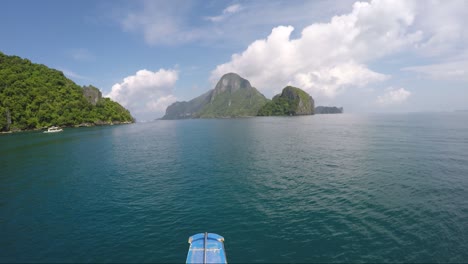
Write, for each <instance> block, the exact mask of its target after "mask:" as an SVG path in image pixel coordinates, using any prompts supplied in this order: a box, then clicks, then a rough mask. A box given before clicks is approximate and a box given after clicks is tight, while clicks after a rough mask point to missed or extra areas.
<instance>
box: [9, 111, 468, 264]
mask: <svg viewBox="0 0 468 264" xmlns="http://www.w3.org/2000/svg"><path fill="white" fill-rule="evenodd" d="M205 231H207V232H214V233H218V234H220V235H222V236H224V237H225V248H226V252H227V258H228V261H229V262H231V263H235V262H468V114H467V113H424V114H418V113H413V114H372V115H353V114H343V115H316V116H304V117H285V118H283V117H261V118H245V119H230V120H182V121H156V122H153V123H145V124H133V125H122V126H110V127H94V128H76V129H71V128H70V129H65V131H64V132H63V133H57V134H42V133H40V132H27V133H19V134H9V135H1V136H0V262H184V261H185V258H186V254H187V250H188V247H189V244H188V243H187V239H188V237H189V236H191V235H193V234H195V233H199V232H205Z"/></svg>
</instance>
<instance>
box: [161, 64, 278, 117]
mask: <svg viewBox="0 0 468 264" xmlns="http://www.w3.org/2000/svg"><path fill="white" fill-rule="evenodd" d="M268 101H269V100H268V99H267V98H265V96H264V95H263V94H261V93H260V92H259V91H258V90H257V89H256V88H255V87H252V86H251V85H250V82H249V81H248V80H246V79H244V78H242V77H241V76H239V75H238V74H236V73H227V74H225V75H223V76H222V77H221V79H220V80H219V81H218V83H217V84H216V86H215V88H214V89H212V90H209V91H208V92H206V93H204V94H202V95H200V96H198V97H196V98H194V99H192V100H190V101H188V102H175V103H173V104H172V105H170V106H168V107H167V109H166V114H165V115H164V116H163V117H162V119H166V120H167V119H187V118H232V117H248V116H256V115H257V113H258V110H259V109H260V108H261V107H262V106H263V105H265V104H266V103H267V102H268Z"/></svg>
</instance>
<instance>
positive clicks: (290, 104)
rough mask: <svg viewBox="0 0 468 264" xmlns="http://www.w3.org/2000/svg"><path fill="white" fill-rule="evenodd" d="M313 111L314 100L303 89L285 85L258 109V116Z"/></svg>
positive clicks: (306, 113)
mask: <svg viewBox="0 0 468 264" xmlns="http://www.w3.org/2000/svg"><path fill="white" fill-rule="evenodd" d="M313 113H314V100H313V99H312V97H311V96H310V95H309V94H307V93H306V92H304V91H303V90H301V89H299V88H296V87H292V86H287V87H285V88H284V89H283V91H282V92H281V94H278V95H276V96H275V97H273V99H272V101H271V102H268V103H267V104H265V105H264V106H263V107H262V108H260V110H259V111H258V113H257V115H259V116H284V115H310V114H313Z"/></svg>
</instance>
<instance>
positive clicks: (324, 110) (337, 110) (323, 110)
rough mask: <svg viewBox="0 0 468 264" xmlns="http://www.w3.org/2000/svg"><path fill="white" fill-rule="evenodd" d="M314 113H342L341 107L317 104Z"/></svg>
mask: <svg viewBox="0 0 468 264" xmlns="http://www.w3.org/2000/svg"><path fill="white" fill-rule="evenodd" d="M315 113H316V114H342V113H343V107H336V106H317V107H315Z"/></svg>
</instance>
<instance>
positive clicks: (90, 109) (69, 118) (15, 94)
mask: <svg viewBox="0 0 468 264" xmlns="http://www.w3.org/2000/svg"><path fill="white" fill-rule="evenodd" d="M134 121H135V120H134V118H133V117H132V115H131V114H130V112H129V111H128V110H127V109H125V108H124V107H122V106H121V105H120V104H118V103H117V102H113V101H112V100H111V99H109V98H104V97H102V94H101V92H100V91H99V89H98V88H96V87H94V86H91V85H90V86H84V87H81V86H79V85H77V84H76V83H74V82H73V81H72V80H70V79H68V78H66V77H65V76H64V74H63V73H62V72H61V71H58V70H55V69H51V68H49V67H47V66H45V65H42V64H36V63H32V62H31V61H30V60H28V59H23V58H20V57H18V56H8V55H5V54H4V53H2V52H0V132H8V131H23V130H35V129H43V128H47V127H50V126H60V127H70V126H94V125H110V124H122V123H133V122H134Z"/></svg>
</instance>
